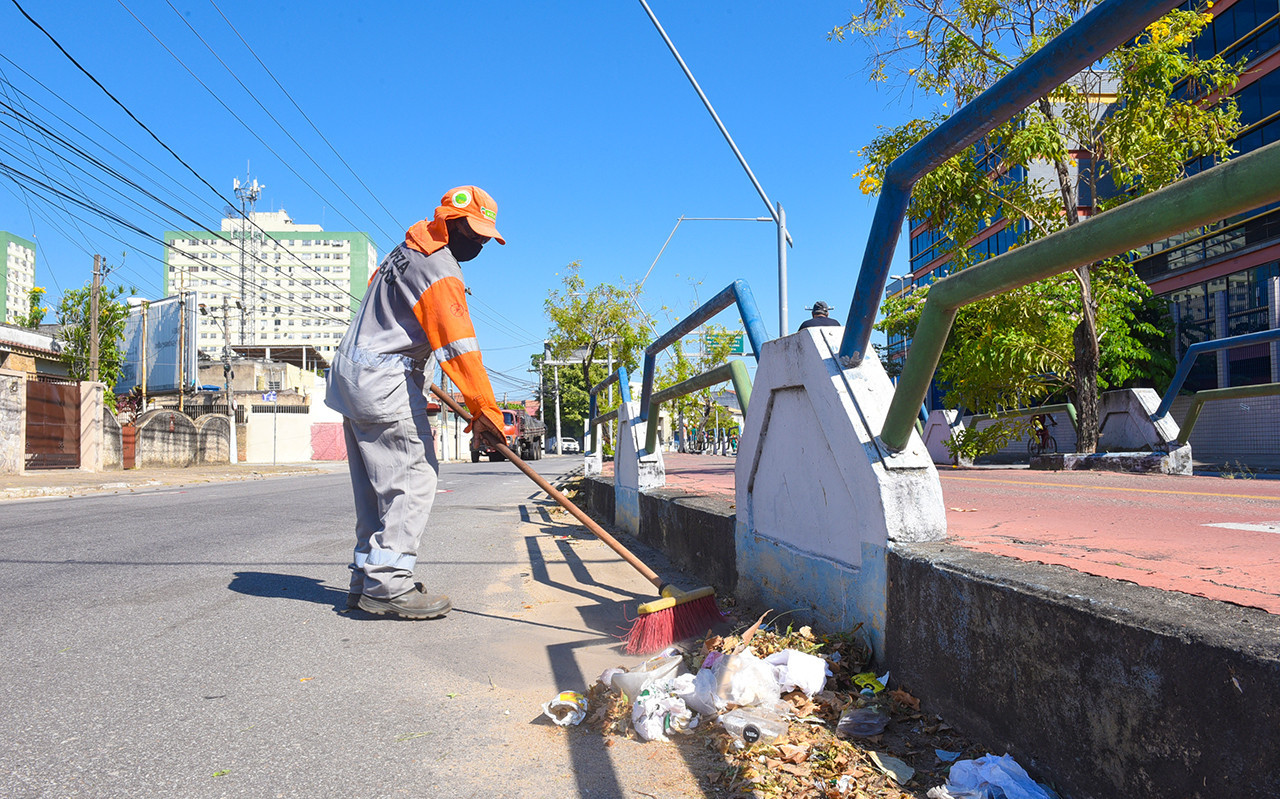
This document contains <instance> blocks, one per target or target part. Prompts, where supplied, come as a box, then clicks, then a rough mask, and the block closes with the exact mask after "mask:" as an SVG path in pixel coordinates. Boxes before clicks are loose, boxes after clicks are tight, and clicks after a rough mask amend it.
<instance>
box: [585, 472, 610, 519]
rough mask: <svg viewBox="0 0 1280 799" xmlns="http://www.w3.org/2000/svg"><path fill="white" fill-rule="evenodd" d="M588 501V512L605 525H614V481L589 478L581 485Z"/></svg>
mask: <svg viewBox="0 0 1280 799" xmlns="http://www.w3.org/2000/svg"><path fill="white" fill-rule="evenodd" d="M579 485H581V486H582V487H581V489H580V491H581V493H582V496H583V498H584V499H585V500H586V501H585V503H584V504H585V505H586V508H587V512H588V513H590V514H591V515H592V516H594V517H596V518H597V519H599V520H600V521H602V522H604V523H605V524H613V518H614V515H613V503H614V493H613V480H612V479H608V480H606V479H604V478H602V477H587V478H584V479H583V480H582V482H581V483H580V484H579Z"/></svg>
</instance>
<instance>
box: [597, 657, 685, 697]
mask: <svg viewBox="0 0 1280 799" xmlns="http://www.w3.org/2000/svg"><path fill="white" fill-rule="evenodd" d="M681 663H682V660H681V658H680V656H679V655H667V654H662V655H657V656H655V657H651V658H649V659H648V660H646V661H645V662H644V663H641V664H640V665H639V666H636V667H635V668H634V669H627V670H625V671H621V672H617V673H615V674H613V676H612V682H611V685H612V686H613V690H615V691H617V692H618V693H620V694H623V695H624V696H626V697H627V699H630V700H631V701H633V702H634V701H635V700H636V697H638V696H640V693H641V692H642V691H644V689H645V686H646V685H648V684H649V683H650V682H652V681H654V680H670V679H674V678H675V677H676V675H677V674H678V673H679V669H680V666H681ZM605 673H606V674H607V673H608V672H605ZM603 676H604V675H601V677H603Z"/></svg>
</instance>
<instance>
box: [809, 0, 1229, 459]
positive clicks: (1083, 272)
mask: <svg viewBox="0 0 1280 799" xmlns="http://www.w3.org/2000/svg"><path fill="white" fill-rule="evenodd" d="M1094 5H1096V3H1095V2H1093V0H1046V1H1045V2H1038V3H1015V2H1008V0H942V1H941V2H939V1H938V0H870V2H868V4H867V7H866V9H865V10H864V11H863V12H861V13H860V14H858V15H857V16H855V17H853V18H852V19H851V20H850V21H849V22H848V23H847V24H845V25H842V26H840V27H838V28H836V29H835V30H833V31H832V32H831V37H832V38H833V39H836V40H840V39H844V38H848V37H856V38H857V40H858V41H859V42H862V43H865V44H867V45H869V46H870V48H871V52H872V55H871V58H870V61H869V63H868V65H867V70H868V72H869V73H870V75H871V76H872V77H873V78H874V79H875V80H878V81H884V82H886V83H896V84H898V85H900V86H902V87H903V88H905V89H909V90H912V91H914V90H919V91H920V92H922V93H923V94H925V95H926V96H933V97H935V98H941V100H940V101H941V108H940V109H937V110H936V111H935V112H934V113H932V114H931V115H929V116H926V117H923V118H920V119H915V120H912V121H910V122H908V123H906V124H904V125H901V126H899V127H897V128H894V129H891V130H882V132H881V133H880V135H878V136H877V137H875V139H874V140H873V141H872V142H871V143H870V144H869V145H867V147H865V148H864V149H863V150H861V151H860V153H859V154H860V155H861V156H862V157H863V158H865V159H866V163H865V166H864V167H863V169H861V170H860V171H859V172H857V173H855V175H854V177H855V178H857V179H859V180H860V181H861V184H860V185H861V188H862V190H863V191H864V192H866V193H869V194H871V193H876V192H878V191H879V189H880V186H881V183H882V181H883V179H884V173H885V169H886V168H887V167H888V165H889V164H890V163H891V162H892V161H893V159H894V158H896V157H897V156H898V155H900V154H901V153H903V152H905V151H906V150H907V149H908V148H909V147H910V146H911V145H912V144H914V143H915V142H917V141H919V140H920V139H921V138H923V137H924V136H925V135H926V134H927V133H929V132H930V131H932V130H933V129H934V128H936V127H937V126H938V124H940V123H941V122H942V121H943V119H944V118H945V114H946V113H947V111H946V110H945V109H947V108H948V106H949V105H950V104H954V105H955V106H957V107H958V106H960V105H963V104H964V103H966V102H969V101H970V100H972V99H974V98H975V97H977V96H978V95H979V94H981V93H982V91H984V90H985V89H987V88H988V87H990V86H991V85H992V84H994V83H995V82H996V81H997V80H999V79H1000V78H1001V77H1003V76H1004V75H1005V74H1007V73H1008V72H1009V71H1010V70H1012V69H1013V68H1014V67H1015V66H1016V65H1017V64H1018V63H1020V62H1021V61H1023V60H1024V59H1026V58H1027V57H1028V56H1030V55H1031V54H1032V53H1034V52H1035V51H1036V50H1038V49H1039V48H1040V47H1042V46H1043V45H1044V44H1045V43H1046V42H1048V40H1049V39H1051V38H1052V37H1053V36H1054V35H1056V34H1057V33H1059V32H1060V31H1062V30H1063V29H1065V28H1066V27H1067V26H1068V25H1070V24H1071V23H1072V22H1074V21H1075V20H1076V19H1078V18H1079V17H1080V16H1081V15H1083V14H1084V13H1085V12H1087V11H1089V10H1090V9H1091V8H1092V7H1093V6H1094ZM1211 19H1212V17H1211V16H1210V15H1209V14H1208V13H1207V12H1206V11H1203V10H1200V11H1174V12H1171V13H1170V14H1168V15H1166V16H1165V17H1162V18H1161V19H1160V20H1158V21H1156V22H1155V23H1153V24H1152V25H1151V26H1149V27H1148V28H1147V29H1146V30H1145V31H1143V32H1142V33H1141V34H1139V35H1138V36H1137V37H1136V38H1135V39H1134V41H1132V42H1131V43H1130V44H1129V45H1127V46H1125V47H1122V48H1120V49H1118V50H1116V51H1115V52H1113V53H1110V54H1109V55H1108V56H1107V57H1106V58H1105V59H1103V61H1101V62H1099V64H1097V65H1095V68H1092V69H1090V70H1086V71H1085V72H1083V73H1081V74H1080V75H1077V76H1076V77H1074V78H1073V79H1072V80H1070V81H1068V82H1067V83H1066V84H1064V85H1063V86H1061V87H1058V88H1057V89H1054V90H1053V91H1052V92H1050V93H1048V94H1046V95H1045V96H1043V97H1040V98H1038V99H1037V101H1036V102H1035V103H1033V104H1032V106H1031V107H1030V108H1028V109H1026V110H1025V111H1023V112H1021V113H1019V114H1018V115H1016V116H1015V117H1014V118H1013V119H1012V120H1010V121H1009V122H1007V123H1005V124H1003V125H1000V126H999V127H997V128H996V129H995V130H994V131H992V132H991V133H990V134H988V135H987V136H984V137H983V138H982V139H981V140H980V141H979V142H977V143H976V144H975V145H974V146H971V147H969V148H968V149H967V150H966V151H965V152H963V153H961V154H960V155H958V156H956V157H955V158H952V159H950V160H949V161H947V162H946V163H945V164H943V165H942V166H941V167H939V168H938V169H937V170H935V171H934V172H933V173H931V174H930V175H928V176H926V177H925V178H923V179H921V180H920V181H919V182H918V183H917V184H916V185H915V187H914V188H913V190H912V197H911V201H912V212H911V213H912V216H913V218H914V219H916V220H923V221H927V222H928V224H929V225H930V226H931V227H932V228H933V229H935V230H937V231H939V232H940V234H942V241H941V242H940V244H939V247H940V251H939V255H942V254H949V255H950V257H951V267H950V268H951V269H952V270H955V269H963V268H965V267H967V266H970V265H971V264H972V263H974V262H976V261H980V260H984V259H985V258H986V257H988V255H987V254H986V253H985V252H984V253H982V254H981V255H974V254H972V253H971V252H970V250H969V244H970V242H971V241H972V240H973V239H974V237H975V236H977V235H978V234H979V233H980V232H982V231H983V230H984V229H986V228H988V227H991V226H992V225H993V224H999V223H1000V221H1001V220H1002V219H1003V220H1006V224H1007V225H1008V226H1009V228H1010V229H1012V230H1014V231H1017V232H1018V235H1017V237H1016V240H1014V241H1012V242H1010V244H1011V246H1018V245H1021V244H1025V243H1026V242H1027V241H1030V240H1032V239H1036V238H1040V237H1042V236H1045V235H1047V234H1049V233H1052V232H1054V231H1056V230H1060V229H1062V228H1064V227H1066V226H1070V225H1074V224H1077V223H1078V222H1079V221H1080V219H1081V218H1082V217H1085V216H1088V215H1092V214H1095V213H1099V212H1104V211H1105V210H1107V209H1108V208H1111V207H1114V206H1115V205H1118V204H1120V203H1123V202H1125V201H1127V200H1129V199H1131V198H1133V197H1135V196H1139V195H1141V194H1144V193H1147V192H1151V191H1155V190H1156V189H1159V188H1161V187H1163V186H1165V185H1167V184H1169V183H1171V182H1173V181H1175V180H1177V179H1179V178H1180V177H1182V176H1183V175H1184V174H1185V173H1184V166H1183V165H1184V164H1185V163H1187V162H1188V161H1189V160H1190V159H1193V158H1196V157H1199V156H1212V157H1215V158H1225V157H1228V156H1229V155H1230V153H1231V152H1232V149H1231V144H1230V141H1231V139H1232V137H1233V136H1234V134H1235V132H1236V130H1237V128H1238V117H1239V113H1238V110H1237V109H1236V106H1235V103H1234V101H1233V100H1232V99H1231V98H1230V95H1229V93H1230V90H1231V88H1232V87H1233V86H1234V85H1235V82H1236V80H1237V79H1238V77H1239V72H1240V69H1241V66H1242V65H1232V64H1228V63H1227V62H1226V61H1224V60H1223V59H1222V58H1221V57H1215V58H1212V59H1208V60H1198V59H1197V58H1195V57H1194V56H1193V55H1192V53H1191V48H1190V46H1189V45H1190V44H1191V42H1192V41H1193V40H1194V38H1195V37H1196V36H1197V35H1199V34H1200V32H1201V31H1202V30H1203V29H1204V27H1205V25H1207V24H1208V22H1209V21H1210V20H1211ZM1205 98H1224V99H1222V100H1220V101H1219V102H1216V103H1210V102H1206V101H1205ZM1040 174H1044V175H1046V176H1045V177H1043V178H1040V177H1037V175H1040ZM993 254H998V253H993ZM927 295H928V290H927V288H923V289H921V290H919V291H915V292H914V293H911V294H908V295H906V296H901V297H899V298H896V299H893V300H890V301H889V302H887V303H886V304H885V308H884V314H885V320H884V322H883V323H882V325H881V329H883V330H885V331H887V332H893V333H899V334H903V335H907V336H910V335H911V332H912V330H914V326H915V322H916V319H917V318H918V314H919V308H920V305H921V304H922V303H923V301H924V299H925V298H926V297H927ZM1149 298H1150V291H1149V289H1148V288H1147V287H1146V285H1145V284H1144V283H1143V282H1142V281H1141V280H1140V279H1139V278H1138V277H1137V275H1136V274H1134V272H1133V270H1132V268H1131V267H1130V266H1129V265H1128V263H1127V262H1126V261H1125V260H1124V259H1111V260H1108V261H1105V262H1102V263H1097V264H1088V265H1084V266H1081V267H1079V268H1077V269H1075V270H1073V271H1072V272H1070V273H1067V274H1066V275H1063V276H1059V277H1057V278H1053V279H1050V280H1046V281H1042V282H1040V283H1037V284H1034V285H1031V286H1026V287H1024V288H1022V289H1019V290H1016V291H1013V292H1008V293H1006V294H1003V295H1001V296H998V297H992V298H990V299H988V300H984V301H982V302H980V303H975V304H973V305H970V306H967V307H965V308H963V309H961V311H960V312H959V313H958V314H957V317H956V322H955V325H954V327H953V330H952V333H951V336H950V338H949V339H948V344H947V350H946V352H945V354H944V360H943V362H942V363H941V364H940V365H939V370H938V375H937V376H938V379H939V380H940V381H942V382H943V383H944V384H946V385H948V386H949V390H948V397H947V402H948V404H950V405H953V406H954V405H964V406H965V407H969V408H974V409H979V410H998V409H1000V408H1003V407H1011V406H1019V405H1025V404H1029V403H1032V402H1035V401H1037V400H1040V399H1043V398H1044V397H1046V396H1048V395H1051V394H1054V393H1062V392H1065V393H1066V394H1067V395H1068V396H1070V397H1071V398H1072V399H1073V400H1074V401H1075V403H1076V406H1077V409H1078V411H1079V421H1080V437H1079V450H1080V451H1081V452H1093V451H1095V450H1096V448H1097V440H1098V426H1099V419H1098V396H1099V394H1098V392H1099V389H1100V388H1107V387H1110V386H1119V385H1124V384H1126V383H1128V382H1130V381H1134V380H1139V379H1147V380H1150V379H1152V378H1153V377H1154V376H1156V375H1157V374H1158V373H1159V372H1160V371H1161V370H1162V369H1164V368H1166V367H1167V363H1168V359H1167V358H1162V357H1160V356H1158V355H1156V354H1154V353H1153V352H1152V349H1151V348H1152V347H1153V346H1154V347H1156V348H1157V349H1159V348H1161V346H1162V345H1161V336H1162V331H1161V330H1160V328H1159V327H1158V326H1157V325H1156V321H1155V320H1154V319H1153V317H1152V315H1151V314H1150V313H1148V312H1147V311H1148V310H1149V308H1148V306H1147V303H1148V301H1149Z"/></svg>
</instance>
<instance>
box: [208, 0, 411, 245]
mask: <svg viewBox="0 0 1280 799" xmlns="http://www.w3.org/2000/svg"><path fill="white" fill-rule="evenodd" d="M209 4H210V5H212V6H213V8H214V10H215V11H217V12H218V15H219V16H221V17H222V19H223V21H224V22H226V23H227V27H228V28H231V32H232V33H234V34H235V35H236V38H238V39H239V40H240V42H241V44H243V45H244V47H245V49H246V50H248V51H249V54H250V55H252V56H253V57H254V59H255V60H256V61H257V62H258V64H259V65H260V66H261V67H262V70H263V71H264V72H266V73H267V76H268V77H270V78H271V80H272V81H274V82H275V84H276V86H277V87H279V89H280V91H281V92H282V93H283V94H284V96H285V97H287V98H289V102H290V103H293V107H294V108H296V109H297V110H298V113H299V114H301V115H302V118H303V119H305V120H307V124H308V125H310V126H311V129H312V130H314V131H315V132H316V135H317V136H319V137H320V140H321V141H323V142H324V143H325V144H326V145H327V146H328V147H329V151H330V152H332V153H333V154H334V155H335V156H337V158H338V160H339V161H341V162H342V165H343V166H345V167H346V168H347V171H348V172H350V173H351V176H352V177H353V178H355V179H356V182H358V183H359V184H360V185H361V186H362V187H363V188H364V190H365V191H367V192H369V196H370V197H372V198H373V200H374V202H376V203H377V204H378V206H379V207H381V208H382V210H383V211H385V212H386V214H387V218H389V219H390V220H391V221H392V222H393V223H394V224H396V225H397V226H400V223H399V222H398V221H397V220H396V218H395V214H393V213H391V211H390V209H388V208H387V206H385V205H383V204H382V200H380V199H378V195H376V194H374V193H373V189H370V188H369V187H368V186H367V185H365V182H364V181H363V180H361V179H360V176H359V175H357V174H356V171H355V170H354V169H352V168H351V165H350V164H348V163H347V160H346V159H345V158H343V157H342V155H341V154H339V153H338V150H337V149H336V148H335V147H334V146H333V145H332V144H331V143H330V142H329V140H328V139H327V138H325V135H324V134H323V133H321V132H320V128H318V127H316V123H314V122H312V121H311V117H309V116H307V112H306V111H303V110H302V106H300V105H298V102H297V101H296V100H294V99H293V95H291V94H289V90H288V89H286V88H285V87H284V84H282V83H280V81H279V80H277V79H276V76H275V75H274V74H273V73H272V72H271V70H270V69H269V68H268V67H267V65H266V64H265V63H264V62H263V60H262V59H261V58H259V57H258V54H257V53H256V52H255V51H254V49H253V48H252V47H250V46H249V43H248V42H247V41H245V38H244V37H243V36H241V35H240V31H238V30H236V26H235V25H232V24H231V20H230V19H227V15H226V14H224V13H222V9H221V8H218V4H217V3H216V2H214V0H209ZM366 216H368V215H367V214H366ZM370 221H373V220H372V219H370ZM388 238H391V239H394V238H395V237H394V236H390V237H388Z"/></svg>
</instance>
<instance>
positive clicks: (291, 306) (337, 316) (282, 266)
mask: <svg viewBox="0 0 1280 799" xmlns="http://www.w3.org/2000/svg"><path fill="white" fill-rule="evenodd" d="M249 217H250V222H246V221H245V220H244V219H242V218H240V217H238V216H237V217H229V218H226V219H223V220H222V230H221V231H220V232H219V233H218V234H212V233H209V232H208V231H202V230H194V231H192V230H189V231H181V230H179V231H169V232H167V233H165V237H164V238H165V244H166V247H165V270H164V271H165V274H164V289H165V294H166V295H173V294H176V293H178V292H179V291H196V292H199V301H200V302H201V303H202V304H204V305H205V307H206V308H207V310H208V314H207V315H201V316H199V317H198V319H199V325H198V329H197V333H196V336H197V341H196V344H197V346H198V347H199V348H200V349H201V350H203V351H205V352H207V353H209V354H210V355H213V356H215V357H217V356H219V355H220V354H221V352H222V346H223V344H224V343H225V341H226V337H225V335H224V331H223V329H222V320H223V310H222V306H223V301H224V300H225V301H226V303H227V304H228V306H229V310H228V312H227V327H228V328H230V329H229V330H228V331H226V333H227V334H229V336H230V340H231V346H232V347H233V348H234V347H236V346H237V345H248V346H259V347H277V346H278V347H297V346H310V347H313V348H315V349H316V350H317V351H318V352H319V353H320V354H321V355H323V356H324V357H325V358H331V357H332V355H333V352H334V350H335V349H336V348H337V346H338V341H339V340H340V339H341V338H342V334H343V333H345V332H346V329H347V324H348V323H349V322H350V321H351V317H352V315H353V314H354V312H355V310H356V308H357V307H359V305H360V300H361V299H362V298H363V297H364V292H365V286H366V285H367V284H368V282H369V276H370V275H371V274H373V270H375V269H376V268H377V264H378V254H377V252H376V250H375V248H374V245H373V240H372V239H371V238H370V237H369V234H367V233H358V232H357V233H351V232H345V233H335V232H330V231H325V230H324V229H323V228H322V227H321V226H320V225H299V224H296V223H295V222H294V221H293V220H292V219H290V218H289V214H288V213H287V212H285V211H284V210H283V209H282V210H279V211H270V212H262V213H258V212H252V213H250V214H249ZM242 245H243V246H242ZM242 300H243V308H238V307H237V306H236V303H237V302H241V301H242Z"/></svg>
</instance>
